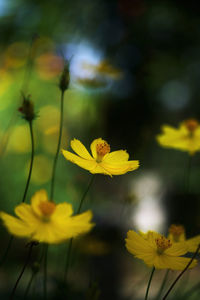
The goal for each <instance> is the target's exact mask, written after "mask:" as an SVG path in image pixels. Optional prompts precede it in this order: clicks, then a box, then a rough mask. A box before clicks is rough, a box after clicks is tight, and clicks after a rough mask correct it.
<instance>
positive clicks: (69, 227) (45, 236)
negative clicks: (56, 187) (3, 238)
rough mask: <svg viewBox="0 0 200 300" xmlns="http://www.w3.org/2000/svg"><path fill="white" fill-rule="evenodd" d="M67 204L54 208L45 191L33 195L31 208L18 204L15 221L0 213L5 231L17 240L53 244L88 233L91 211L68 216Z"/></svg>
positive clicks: (70, 210)
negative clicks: (19, 238)
mask: <svg viewBox="0 0 200 300" xmlns="http://www.w3.org/2000/svg"><path fill="white" fill-rule="evenodd" d="M72 213H73V210H72V206H71V204H69V203H66V202H64V203H60V204H55V203H54V202H51V201H49V200H48V197H47V193H46V191H45V190H40V191H38V192H36V193H35V194H34V195H33V197H32V199H31V205H29V204H25V203H21V204H20V205H18V206H17V207H16V208H15V214H16V215H17V216H18V218H16V217H13V216H11V215H8V214H7V213H4V212H0V218H1V219H2V220H3V223H4V225H5V226H6V227H7V229H8V231H9V232H10V233H11V234H13V235H15V236H18V237H22V238H29V239H31V240H33V241H38V242H44V243H49V244H56V243H60V242H63V241H64V240H66V239H70V238H72V237H75V236H77V235H79V234H81V233H85V232H88V231H89V230H90V229H91V228H92V227H93V224H92V223H90V220H91V218H92V213H91V211H87V212H85V213H82V214H79V215H77V216H72Z"/></svg>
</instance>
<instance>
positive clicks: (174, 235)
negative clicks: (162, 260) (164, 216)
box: [168, 224, 200, 252]
mask: <svg viewBox="0 0 200 300" xmlns="http://www.w3.org/2000/svg"><path fill="white" fill-rule="evenodd" d="M168 238H169V239H170V240H171V241H172V242H173V243H179V242H185V244H186V247H187V251H188V252H195V251H196V250H197V247H198V245H199V243H200V235H197V236H195V237H193V238H190V239H186V234H185V228H184V226H182V225H175V224H172V225H171V226H170V227H169V235H168Z"/></svg>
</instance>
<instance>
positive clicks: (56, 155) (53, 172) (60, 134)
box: [50, 91, 65, 201]
mask: <svg viewBox="0 0 200 300" xmlns="http://www.w3.org/2000/svg"><path fill="white" fill-rule="evenodd" d="M64 93H65V92H64V91H62V92H61V99H60V128H59V136H58V145H57V150H56V154H55V157H54V162H53V169H52V176H51V188H50V199H51V201H53V196H54V186H55V175H56V166H57V160H58V154H59V152H60V144H61V138H62V129H63V108H64Z"/></svg>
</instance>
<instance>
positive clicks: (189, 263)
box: [163, 244, 200, 300]
mask: <svg viewBox="0 0 200 300" xmlns="http://www.w3.org/2000/svg"><path fill="white" fill-rule="evenodd" d="M199 249H200V244H199V245H198V247H197V250H196V252H195V253H194V254H193V256H192V258H191V259H190V261H189V262H188V264H187V265H186V267H185V268H184V269H183V271H182V272H181V273H180V274H179V275H178V276H177V278H176V279H175V280H174V282H173V283H172V285H171V286H170V288H169V289H168V291H167V293H166V294H165V296H164V297H163V300H165V299H167V297H168V295H169V293H170V292H171V290H172V289H173V287H174V286H175V284H176V283H177V281H178V280H179V279H180V278H181V277H182V275H183V274H184V273H185V272H186V271H187V269H188V268H189V266H190V265H191V263H192V262H193V260H194V259H195V257H196V255H197V254H198V252H199Z"/></svg>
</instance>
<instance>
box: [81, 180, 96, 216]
mask: <svg viewBox="0 0 200 300" xmlns="http://www.w3.org/2000/svg"><path fill="white" fill-rule="evenodd" d="M94 178H95V175H93V176H92V178H91V179H90V182H89V184H88V187H87V189H86V191H85V193H84V194H83V196H82V198H81V201H80V204H79V207H78V209H77V214H79V213H80V211H81V207H82V205H83V201H84V199H85V197H86V196H87V193H88V191H89V189H90V187H91V185H92V183H93V181H94Z"/></svg>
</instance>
